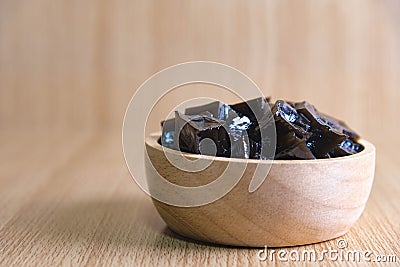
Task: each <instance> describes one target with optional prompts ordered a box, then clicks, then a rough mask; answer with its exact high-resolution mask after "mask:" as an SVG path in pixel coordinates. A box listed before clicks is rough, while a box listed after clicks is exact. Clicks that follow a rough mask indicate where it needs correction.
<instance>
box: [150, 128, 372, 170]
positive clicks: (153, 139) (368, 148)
mask: <svg viewBox="0 0 400 267" xmlns="http://www.w3.org/2000/svg"><path fill="white" fill-rule="evenodd" d="M160 137H161V132H155V133H151V134H149V135H147V136H146V137H145V145H146V146H149V147H151V148H154V149H156V150H158V151H159V152H161V153H164V152H163V150H164V151H165V153H170V154H175V155H180V154H182V155H184V156H185V157H186V158H188V159H193V160H196V159H199V158H202V159H208V160H213V161H219V162H228V161H230V162H239V163H245V162H247V163H255V164H260V163H268V164H304V163H311V164H317V163H323V162H334V161H335V162H336V161H343V160H352V159H359V158H362V157H367V156H368V155H371V154H374V153H375V146H374V145H373V144H372V143H371V142H369V141H367V140H365V139H362V138H361V139H360V140H359V141H358V143H360V144H361V145H363V146H364V149H363V150H362V151H361V152H358V153H356V154H353V155H348V156H342V157H335V158H327V159H296V160H290V159H274V160H265V159H242V158H226V157H214V156H208V155H200V154H192V153H187V152H181V151H178V150H174V149H171V148H167V147H163V146H161V145H160V144H159V143H158V139H159V138H160ZM145 149H146V147H145Z"/></svg>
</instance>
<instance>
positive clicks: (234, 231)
mask: <svg viewBox="0 0 400 267" xmlns="http://www.w3.org/2000/svg"><path fill="white" fill-rule="evenodd" d="M159 137H160V135H155V136H149V137H147V138H146V150H147V153H148V156H149V160H147V161H146V177H147V182H148V187H149V192H150V193H151V195H152V197H153V198H154V199H153V202H154V205H155V207H156V209H157V211H158V213H159V214H160V216H161V217H162V218H163V220H164V221H165V222H166V223H167V225H168V226H169V227H170V229H172V230H173V231H174V232H176V233H178V234H180V235H183V236H186V237H189V238H193V239H196V240H201V241H206V242H210V243H215V244H223V245H233V246H245V247H263V246H268V247H288V246H298V245H306V244H312V243H318V242H322V241H326V240H330V239H334V238H337V237H340V236H343V235H344V234H345V233H347V232H348V230H349V229H350V228H351V227H352V226H353V225H354V223H355V222H356V221H357V220H358V218H359V217H360V215H361V214H362V212H363V210H364V209H365V205H366V203H367V200H368V197H369V195H370V192H371V187H372V183H373V180H374V172H375V147H374V146H373V145H372V144H371V143H369V142H367V141H365V140H360V143H361V144H362V145H363V146H364V150H363V151H362V152H360V153H357V154H356V155H352V156H348V157H339V158H332V159H329V160H327V159H319V160H275V161H273V162H272V163H271V162H269V163H268V162H267V161H262V162H260V161H259V160H249V161H248V162H247V163H246V161H245V160H243V159H228V158H224V157H220V158H216V159H214V158H213V157H205V158H202V157H198V155H193V154H186V155H185V156H186V157H190V158H191V159H193V160H195V159H196V160H198V161H197V164H199V165H203V164H204V166H207V165H209V167H207V168H204V169H203V170H201V171H198V172H195V173H193V172H190V171H183V170H181V169H179V168H178V167H176V166H186V168H187V169H191V168H190V167H188V164H185V163H186V161H187V158H186V157H181V158H179V157H177V155H178V153H177V151H174V150H171V149H168V150H165V151H164V150H163V147H161V145H160V144H159V143H158V142H157V140H158V139H159ZM174 156H175V160H174V161H172V162H174V163H175V164H176V165H175V166H174V165H172V164H171V161H170V160H169V159H168V158H167V157H169V158H172V157H174ZM228 162H229V163H230V164H229V166H228ZM269 164H270V165H269ZM259 167H260V168H261V169H262V168H264V169H265V173H266V174H267V170H269V172H268V174H267V176H266V177H265V176H264V177H265V180H263V182H262V183H261V185H260V186H259V188H258V189H257V190H255V191H254V192H251V193H250V192H249V184H250V183H251V181H252V180H253V179H256V178H255V177H256V175H255V170H256V169H257V168H259ZM265 167H270V169H266V168H265ZM192 170H193V169H192ZM261 173H263V171H261ZM253 175H254V178H253ZM160 176H161V177H162V178H161V177H160ZM163 178H164V179H165V180H167V181H169V182H171V183H172V184H174V185H180V186H186V187H197V189H196V190H198V191H197V192H202V193H200V194H199V193H197V192H196V191H194V190H192V191H188V190H187V189H186V188H180V189H177V187H175V186H174V187H170V186H169V184H166V183H164V182H162V181H164V180H163ZM235 178H240V180H238V182H237V184H236V185H235ZM216 180H219V181H221V180H224V181H230V182H231V185H232V187H233V188H232V189H231V190H229V188H230V187H229V186H225V187H224V185H226V184H229V183H228V182H220V183H219V187H218V186H217V185H210V183H211V182H213V181H216ZM233 185H234V186H233ZM200 186H207V188H202V189H200V190H201V191H200V190H199V188H198V187H200ZM216 187H218V189H221V188H226V191H225V192H226V194H225V195H219V197H218V193H217V194H216V192H217V190H216V189H215V188H216ZM183 191H185V192H183ZM198 195H199V196H198ZM209 195H211V196H212V195H214V196H215V197H213V198H212V199H209V200H208V201H206V202H205V203H204V202H203V201H205V199H206V197H205V196H209ZM199 200H201V201H202V202H196V201H199ZM194 203H196V204H194ZM200 203H204V204H203V205H201V206H199V204H200ZM174 204H175V205H174ZM232 222H234V223H232Z"/></svg>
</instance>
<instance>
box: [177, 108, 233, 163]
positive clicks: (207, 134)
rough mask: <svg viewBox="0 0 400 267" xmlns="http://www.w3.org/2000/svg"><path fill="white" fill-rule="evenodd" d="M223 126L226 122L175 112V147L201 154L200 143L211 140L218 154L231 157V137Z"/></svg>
mask: <svg viewBox="0 0 400 267" xmlns="http://www.w3.org/2000/svg"><path fill="white" fill-rule="evenodd" d="M223 125H224V121H220V120H218V119H215V118H213V117H209V116H206V115H193V116H188V115H185V114H182V113H180V112H178V111H175V137H174V139H175V146H176V147H177V148H179V149H180V150H181V151H183V152H188V153H195V154H200V142H201V141H202V140H203V139H204V138H210V139H211V140H212V141H213V142H214V144H215V145H216V150H217V151H216V154H217V155H218V156H224V157H229V156H230V143H229V136H228V133H227V131H226V130H225V129H224V127H223Z"/></svg>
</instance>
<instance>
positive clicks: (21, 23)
mask: <svg viewBox="0 0 400 267" xmlns="http://www.w3.org/2000/svg"><path fill="white" fill-rule="evenodd" d="M399 25H400V1H396V0H385V1H373V0H367V1H362V0H352V1H333V0H331V1H328V0H322V1H321V0H310V1H288V0H283V1H239V0H238V1H231V0H224V1H211V0H206V1H183V0H182V1H178V0H175V1H151V0H141V1H139V0H137V1H128V0H116V1H107V0H102V1H100V0H99V1H94V0H85V1H81V0H65V1H62V0H56V1H54V0H37V1H27V0H25V1H22V0H19V1H17V0H16V1H14V0H1V1H0V137H1V138H0V140H1V144H0V151H1V152H2V154H1V161H2V162H1V166H2V170H1V171H2V175H1V176H2V177H1V180H0V185H1V186H0V187H1V189H0V192H2V193H1V195H2V201H1V206H0V207H1V212H3V213H1V212H0V219H1V220H0V227H1V226H2V225H3V226H4V225H5V226H4V227H3V228H1V229H2V230H1V231H0V239H1V238H2V237H4V236H8V237H9V238H8V239H7V238H5V239H2V240H0V241H2V243H1V244H2V245H4V244H8V245H9V244H13V243H12V242H16V241H15V238H16V237H15V236H17V237H19V238H24V237H25V236H24V235H23V234H21V235H20V236H18V234H15V233H14V232H13V231H14V230H15V229H14V228H12V227H13V225H18V223H15V221H14V223H12V224H11V223H10V225H8V226H7V224H6V223H7V222H12V221H13V218H14V219H15V218H16V217H15V214H16V210H17V207H25V210H28V211H29V210H30V211H32V212H31V213H29V212H28V214H29V216H33V217H32V218H36V217H35V216H39V217H40V216H42V215H43V214H41V213H40V212H37V213H33V212H34V211H35V209H34V207H36V206H34V204H33V203H35V202H34V200H35V199H37V198H43V199H45V200H48V202H46V201H45V204H44V206H43V210H51V208H52V207H53V208H54V206H52V205H53V204H51V203H53V202H52V199H53V200H54V199H60V198H61V196H63V195H69V194H70V193H71V192H72V191H73V188H74V187H73V185H72V183H73V182H72V181H75V182H77V181H80V179H81V178H82V177H85V179H86V180H85V181H86V183H89V182H88V181H91V182H90V186H91V187H87V188H86V189H87V191H85V194H84V195H87V196H92V195H93V196H96V197H94V198H99V199H101V198H102V193H100V192H103V194H104V192H108V191H107V188H108V186H109V183H110V178H109V177H110V176H115V177H114V179H115V180H116V181H119V183H120V184H121V186H120V187H121V188H124V190H127V189H125V188H127V187H129V186H127V181H128V180H129V175H128V173H127V171H126V169H124V168H125V167H124V163H123V159H122V155H121V154H122V153H121V150H122V148H121V145H120V134H121V127H122V120H123V115H124V112H125V109H126V106H127V104H128V102H129V100H130V98H131V96H132V94H133V93H134V91H135V90H136V88H137V87H138V86H139V85H140V84H141V83H142V82H144V81H145V80H146V79H147V78H148V77H149V76H150V75H152V74H154V73H155V72H157V71H159V70H161V69H163V68H165V67H168V66H171V65H174V64H177V63H181V62H185V61H192V60H210V61H217V62H221V63H225V64H228V65H230V66H233V67H235V68H237V69H239V70H240V71H242V72H244V73H245V74H247V75H248V76H249V77H251V78H252V79H253V80H254V81H255V82H256V83H257V84H258V85H259V87H260V88H261V89H262V90H263V92H264V93H265V95H271V96H273V97H274V98H275V99H277V98H283V99H292V100H308V101H309V102H311V103H313V104H315V105H316V106H317V108H319V109H321V110H323V111H325V112H327V113H329V114H332V115H334V116H337V117H340V118H343V119H345V120H346V121H347V122H348V123H349V125H351V126H352V127H353V128H354V129H356V130H357V131H358V132H359V133H360V134H361V135H362V136H363V137H365V138H367V139H369V140H370V141H372V142H373V143H375V144H376V145H377V148H378V162H380V163H379V164H380V165H379V164H378V175H377V178H379V179H377V181H378V182H376V183H377V184H376V185H375V188H378V189H375V190H377V191H376V194H375V196H376V197H375V198H374V199H375V200H372V201H375V202H372V203H375V204H371V205H372V206H370V209H369V214H370V215H372V216H373V214H378V213H379V212H385V216H386V217H385V218H392V217H391V216H393V213H395V212H398V211H399V205H398V204H395V199H396V198H397V199H398V197H396V196H398V193H399V182H398V178H399V177H398V174H399V169H398V167H396V166H398V165H400V163H399V162H398V160H397V158H398V152H397V149H398V148H399V145H400V141H399V139H398V138H399V134H398V131H399V130H400V127H399V126H398V123H399V115H398V106H399V101H400V90H399V85H400V49H399V48H400V27H399ZM201 88H202V87H201V86H197V87H196V86H195V87H191V88H187V90H183V92H184V93H183V94H182V95H181V98H182V99H187V98H190V97H191V95H192V93H193V92H194V91H195V90H197V91H198V90H202V89H201ZM206 88H207V89H206V90H212V89H211V88H210V87H206ZM193 90H194V91H193ZM170 108H171V107H169V106H168V103H164V104H163V105H161V106H160V109H159V110H158V111H157V112H158V113H157V114H158V115H157V116H158V117H157V118H156V119H155V120H154V121H151V122H150V126H149V127H150V128H151V129H154V130H158V129H159V120H160V119H161V118H163V116H165V115H166V113H167V112H169V111H170V110H169V109H170ZM85 131H89V132H92V133H93V132H94V133H95V134H96V135H101V133H103V132H110V133H111V135H109V136H108V137H107V138H106V139H98V140H99V141H96V142H95V141H93V140H91V139H90V138H89V139H85V138H86V137H82V136H80V135H79V133H80V132H85ZM50 132H56V133H57V134H56V135H55V136H54V135H52V134H50ZM6 133H7V134H6ZM33 133H36V135H33ZM2 134H4V135H2ZM35 136H36V137H35ZM81 139H82V140H86V141H81ZM88 140H89V141H88ZM96 140H97V139H96ZM105 140H106V141H105ZM107 140H108V141H107ZM85 142H89V145H86V146H81V145H82V144H84V143H85ZM55 145H58V146H57V148H58V149H59V150H57V151H56V152H52V149H53V148H54V146H55ZM99 149H102V150H101V151H98V150H99ZM88 151H89V152H88ZM79 153H80V154H79ZM98 153H103V154H104V155H105V156H104V157H105V158H99V157H100V156H99V154H98ZM67 155H69V156H67ZM78 155H80V156H78ZM95 155H96V156H95ZM106 155H108V157H106ZM71 157H72V158H75V157H78V158H79V159H80V162H78V161H79V160H77V159H76V160H75V161H74V160H72V161H71V160H70V158H71ZM33 159H34V160H33ZM387 159H393V161H390V163H389V161H388V160H387ZM20 162H21V163H20ZM84 163H85V164H84ZM22 164H28V167H26V166H25V167H24V168H22ZM29 164H31V165H30V167H29ZM63 164H64V165H63ZM60 166H64V167H60ZM88 166H91V167H88ZM99 166H102V168H101V170H102V173H99V172H100V171H99ZM60 168H61V170H60ZM86 168H89V169H86ZM386 169H387V170H389V169H390V171H387V172H385V170H386ZM111 170H114V171H115V173H117V174H115V173H112V171H111ZM51 171H53V172H51ZM71 172H72V173H71ZM96 172H97V174H96V175H94V173H96ZM104 173H107V175H106V174H104ZM46 175H47V176H46ZM42 176H43V177H42ZM71 177H75V180H74V179H72V180H70V179H71ZM78 177H80V178H78ZM388 177H390V178H388ZM386 178H387V179H386ZM384 179H386V180H384ZM13 181H14V182H13ZM28 181H29V183H28ZM116 181H114V182H116ZM379 181H380V182H379ZM66 183H70V184H68V185H69V186H66ZM28 184H29V186H28ZM128 184H129V182H128ZM44 185H45V186H44ZM16 186H19V187H18V189H15V187H16ZM43 186H44V187H43ZM96 186H98V187H96ZM101 186H102V187H101ZM131 186H132V188H133V187H134V186H133V185H131ZM39 188H42V189H43V188H48V189H49V188H53V189H54V190H59V191H57V192H58V193H57V194H56V193H55V191H51V192H53V193H50V191H40V190H39ZM71 188H72V189H71ZM93 188H97V189H96V190H98V191H96V192H97V193H94V192H92V191H90V190H94V189H93ZM379 188H380V189H379ZM12 189H14V190H12ZM53 189H52V190H53ZM38 190H39V191H38ZM43 190H44V189H43ZM49 190H50V189H49ZM68 190H72V191H68ZM79 190H80V189H79ZM82 190H83V189H82ZM387 190H389V191H387ZM390 190H392V191H390ZM6 192H13V193H12V194H11V193H8V194H7V193H6ZM34 192H36V193H35V194H34ZM38 192H40V194H39V193H38ZM46 192H47V193H46ZM74 192H75V191H74ZM76 192H78V191H76ZM79 192H80V191H79ZM82 192H84V190H83V191H82ZM90 192H91V193H90ZM116 192H120V193H121V190H120V191H118V190H117V191H116ZM132 192H134V193H135V194H140V193H139V189H137V188H136V189H132V190H131V191H129V193H126V197H127V198H129V196H131V195H132V194H133V193H132ZM120 193H118V194H120ZM82 194H83V193H82ZM115 194H117V193H115ZM118 194H117V195H118ZM121 194H122V193H121ZM122 195H123V194H122ZM383 195H387V196H388V195H391V196H393V198H391V199H390V200H389V203H391V204H390V205H391V206H390V205H389V204H387V202H382V201H381V200H382V199H380V197H381V196H383ZM27 196H31V198H29V197H27ZM373 196H374V194H373ZM88 198H89V197H88ZM22 199H23V201H22ZM13 201H21V202H18V203H19V204H18V205H17V204H15V205H11V206H10V205H9V204H7V203H10V202H11V203H15V202H13ZM31 201H33V202H31ZM60 201H61V200H60ZM82 201H83V200H82ZM141 201H144V202H143V203H147V204H146V205H147V206H146V207H150V206H151V205H150V204H149V202H148V199H147V198H146V199H142V200H141ZM78 202H79V201H78ZM122 202H123V203H126V202H124V201H122ZM29 203H30V204H29ZM46 203H47V204H46ZM61 203H64V204H60V205H61V206H63V205H64V206H65V205H67V206H68V205H70V203H69V202H68V201H67V202H61ZM117 203H118V201H117ZM134 203H136V204H135V205H137V202H134ZM378 203H382V204H378ZM386 204H387V205H386ZM46 205H48V206H46ZM379 205H383V206H379ZM87 206H90V205H87ZM6 207H7V208H8V209H6ZM95 207H97V206H96V205H95ZM371 207H372V209H371ZM390 207H391V208H390ZM14 208H15V209H14ZM115 208H117V209H118V208H121V206H118V205H117V207H115V206H107V207H105V208H104V209H102V208H100V211H99V214H101V212H103V213H107V212H110V209H115ZM121 209H123V210H125V209H129V207H128V205H126V207H125V206H123V207H122V208H121ZM143 212H145V211H143ZM152 212H153V213H152V214H154V211H152ZM82 213H85V211H83V212H82ZM35 214H36V215H35ZM136 215H138V214H133V215H131V216H132V218H131V219H132V220H136V219H137V218H136V217H135V216H136ZM139 215H140V214H139ZM139 215H138V216H139ZM19 216H20V217H21V216H22V218H24V217H23V215H19ZM26 216H28V215H26ZM29 216H28V218H31V217H29ZM46 216H47V215H43V216H42V217H43V218H45V217H46ZM63 216H64V215H63ZM151 216H153V215H151ZM382 216H383V215H382ZM17 217H18V216H17ZM46 218H47V217H46ZM100 218H102V217H101V216H100ZM154 218H155V219H154ZM154 218H152V220H153V219H154V220H159V219H156V218H157V217H154ZM395 218H397V219H395V220H397V224H395V226H393V225H394V224H393V223H394V222H393V221H391V222H389V224H390V225H392V227H394V228H390V229H397V230H396V232H397V234H395V236H396V235H397V237H398V235H399V232H398V230H399V226H398V216H397V217H395ZM10 220H11V221H10ZM15 220H17V219H15ZM49 220H50V221H49V222H47V223H48V224H49V225H50V222H51V219H49ZM377 220H378V219H377ZM364 221H365V222H366V224H362V225H368V223H371V229H373V227H376V225H374V224H373V221H374V219H371V218H369V219H364ZM2 223H3V224H2ZM125 223H126V224H127V225H128V224H129V222H125ZM385 223H386V224H387V223H388V222H387V221H386V222H383V225H385ZM43 225H45V224H43ZM161 225H162V223H161ZM24 227H27V226H26V225H24ZM32 227H33V226H32ZM48 227H51V226H48ZM116 227H118V226H116ZM142 227H144V226H143V225H142ZM35 229H36V228H34V229H33V230H35ZM38 229H39V228H38ZM40 229H41V228H40ZM49 229H52V228H49ZM365 229H367V230H365ZM368 229H369V228H364V230H365V231H366V232H365V235H364V236H363V235H361V237H360V238H359V240H362V238H363V237H365V236H367V237H368V234H367V232H368ZM390 229H389V230H388V231H389V232H388V235H389V236H390V235H391V234H393V231H392V232H391V231H390ZM17 230H18V229H17ZM17 230H15V231H17ZM31 230H32V229H31ZM33 230H32V231H33ZM56 230H57V229H55V230H54V231H56ZM38 231H39V230H38ZM143 231H144V233H145V234H144V235H147V238H150V237H149V235H148V232H146V231H147V230H143ZM382 231H383V230H382ZM355 233H356V232H353V234H355ZM1 234H3V236H1ZM139 235H140V234H139ZM154 235H155V236H157V237H159V236H160V234H159V231H158V230H157V231H156V234H154ZM32 238H33V239H29V238H28V239H27V241H26V242H28V241H29V240H33V242H35V240H36V241H37V239H34V237H32ZM36 238H38V237H36ZM121 238H122V237H121ZM165 238H167V237H165ZM394 239H396V238H394ZM394 239H393V240H394ZM40 240H41V239H40ZM61 240H62V241H63V242H67V241H68V240H67V241H66V240H64V239H62V234H61ZM168 240H169V239H168ZM397 240H398V238H397ZM42 241H43V240H42ZM102 241H103V243H104V242H106V241H107V240H102ZM10 242H11V243H10ZM37 242H39V241H37ZM160 242H161V241H160ZM168 242H175V241H168ZM360 242H361V241H360ZM387 242H389V241H387ZM389 243H390V242H389ZM104 244H106V243H104ZM354 244H362V242H361V243H357V242H356V243H354ZM3 247H4V249H3V251H2V252H4V253H6V252H7V253H8V254H7V255H8V256H10V255H14V254H13V253H15V251H14V250H13V247H12V246H3ZM50 247H51V246H50ZM76 251H77V253H78V254H79V253H80V252H79V249H77V250H76ZM27 253H28V252H26V253H25V254H26V255H29V253H28V254H27ZM40 255H42V254H40ZM36 256H37V259H42V258H43V257H44V256H43V255H42V258H40V257H39V256H38V255H36ZM19 260H20V261H21V262H24V258H20V259H19ZM92 260H95V259H92ZM1 262H2V261H1V253H0V263H1ZM5 262H6V263H10V262H12V261H10V258H8V260H5ZM33 262H35V261H34V260H33ZM3 263H4V258H3Z"/></svg>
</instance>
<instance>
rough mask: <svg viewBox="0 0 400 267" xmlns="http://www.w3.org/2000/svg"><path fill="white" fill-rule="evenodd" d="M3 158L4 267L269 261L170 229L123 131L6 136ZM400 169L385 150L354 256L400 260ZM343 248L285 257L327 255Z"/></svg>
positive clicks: (354, 233) (356, 231) (356, 230)
mask: <svg viewBox="0 0 400 267" xmlns="http://www.w3.org/2000/svg"><path fill="white" fill-rule="evenodd" d="M0 151H1V154H0V157H1V158H0V159H1V160H0V164H1V165H0V166H1V167H0V170H1V172H0V174H1V176H0V177H1V178H0V265H1V266H10V265H15V266H20V265H52V266H54V265H76V264H80V265H87V266H92V265H95V264H96V265H101V266H110V265H115V266H119V265H153V266H167V265H177V266H188V265H200V266H202V265H209V266H213V265H221V266H243V265H244V266H246V265H260V264H264V263H260V261H259V260H258V258H257V252H258V251H259V249H249V248H236V247H223V246H214V245H211V244H202V243H198V242H195V241H192V240H185V239H183V238H181V237H178V236H176V235H175V234H174V233H172V232H171V231H170V230H168V228H167V227H166V225H165V224H164V222H163V221H162V220H161V218H160V217H159V216H158V214H157V213H156V211H155V209H154V207H153V206H152V202H151V200H150V198H149V197H148V196H147V195H146V194H145V193H143V192H142V191H141V190H140V189H139V188H138V186H136V184H135V183H134V181H133V180H132V179H131V177H130V176H129V173H128V171H127V169H126V167H125V162H124V158H123V154H122V148H121V140H120V135H119V133H113V132H112V133H106V134H102V135H98V134H96V135H94V134H93V133H91V132H72V131H71V132H64V133H62V132H53V133H50V132H47V134H46V135H44V134H43V133H40V132H38V133H34V132H33V133H29V134H28V133H15V132H5V133H3V134H2V135H1V139H0ZM394 152H395V151H393V153H394ZM399 163H400V162H399V158H398V157H392V156H391V152H390V149H387V150H386V151H382V150H381V151H379V150H378V157H377V169H376V178H375V183H374V186H373V190H372V193H371V197H370V199H369V201H368V204H367V208H366V210H365V212H364V213H363V215H362V216H361V218H360V219H359V221H358V222H357V223H356V224H355V225H354V227H353V228H352V229H351V231H350V232H349V233H348V234H346V235H345V236H343V237H341V238H339V239H344V240H345V241H346V242H347V244H348V245H347V248H346V249H348V250H359V251H366V250H372V251H374V252H375V253H376V254H379V255H396V257H397V263H398V262H400V253H399V240H400V231H399V230H400V226H399V221H400V202H399V201H398V199H399V195H400V186H399V184H400V180H399V167H398V166H399ZM233 223H234V222H233ZM336 242H337V240H332V241H328V242H323V243H319V244H314V245H308V246H300V247H293V248H286V249H285V250H287V251H290V250H293V249H294V250H297V251H300V252H301V251H303V250H306V249H315V250H316V251H319V252H321V251H322V250H324V249H329V248H330V247H331V248H337V244H336ZM276 262H277V260H276V259H275V261H274V262H272V264H276ZM324 262H325V263H334V262H332V261H328V260H325V261H324ZM270 263H271V262H270ZM339 263H340V264H343V263H342V262H339ZM339 263H337V264H338V265H339ZM303 264H305V265H307V264H310V263H309V262H305V263H303ZM348 264H353V263H351V262H350V263H348Z"/></svg>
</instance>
